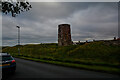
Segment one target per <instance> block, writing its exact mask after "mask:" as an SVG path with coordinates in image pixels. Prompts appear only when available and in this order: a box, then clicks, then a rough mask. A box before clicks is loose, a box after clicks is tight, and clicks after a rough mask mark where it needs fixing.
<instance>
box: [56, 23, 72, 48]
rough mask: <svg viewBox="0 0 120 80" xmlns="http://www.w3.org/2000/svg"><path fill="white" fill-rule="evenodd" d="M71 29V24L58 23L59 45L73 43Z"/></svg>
mask: <svg viewBox="0 0 120 80" xmlns="http://www.w3.org/2000/svg"><path fill="white" fill-rule="evenodd" d="M71 44H72V40H71V29H70V25H69V24H60V25H58V45H59V46H67V45H71Z"/></svg>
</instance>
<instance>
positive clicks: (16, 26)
mask: <svg viewBox="0 0 120 80" xmlns="http://www.w3.org/2000/svg"><path fill="white" fill-rule="evenodd" d="M16 27H17V28H18V54H20V48H19V45H20V26H16Z"/></svg>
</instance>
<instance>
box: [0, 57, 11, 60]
mask: <svg viewBox="0 0 120 80" xmlns="http://www.w3.org/2000/svg"><path fill="white" fill-rule="evenodd" d="M0 59H1V60H2V61H8V60H13V58H12V57H11V56H0Z"/></svg>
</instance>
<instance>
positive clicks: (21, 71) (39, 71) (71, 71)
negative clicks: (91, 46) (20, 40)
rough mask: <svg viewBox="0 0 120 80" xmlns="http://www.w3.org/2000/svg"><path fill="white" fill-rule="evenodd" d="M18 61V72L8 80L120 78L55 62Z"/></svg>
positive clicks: (114, 79)
mask: <svg viewBox="0 0 120 80" xmlns="http://www.w3.org/2000/svg"><path fill="white" fill-rule="evenodd" d="M15 60H16V63H17V68H16V72H15V74H14V75H12V76H7V77H6V80H7V79H8V80H10V79H11V80H14V79H15V80H17V79H19V78H20V79H21V80H22V79H29V80H30V79H35V80H37V79H40V78H42V79H43V78H47V79H49V78H53V79H61V78H71V79H73V78H76V79H77V78H81V79H84V78H86V79H88V78H91V79H92V78H94V79H113V80H116V79H118V78H120V77H119V76H118V75H113V74H108V73H101V72H94V71H88V70H82V69H76V68H70V67H63V66H58V65H53V64H46V63H40V62H34V61H29V60H24V59H19V58H15Z"/></svg>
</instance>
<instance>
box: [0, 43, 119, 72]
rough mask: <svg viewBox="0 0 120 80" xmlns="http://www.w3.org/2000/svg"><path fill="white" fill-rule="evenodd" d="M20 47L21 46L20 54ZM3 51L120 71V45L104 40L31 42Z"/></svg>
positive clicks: (90, 67) (44, 59)
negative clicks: (67, 42)
mask: <svg viewBox="0 0 120 80" xmlns="http://www.w3.org/2000/svg"><path fill="white" fill-rule="evenodd" d="M18 47H20V54H19V55H18ZM2 51H3V52H8V53H10V54H11V55H12V56H14V57H20V58H25V59H31V60H37V61H42V62H48V63H54V64H55V63H56V64H61V65H67V66H72V67H75V66H77V67H82V68H86V69H93V70H101V71H102V70H103V71H106V72H116V73H119V72H120V53H119V52H120V45H107V44H106V43H105V42H103V41H99V42H91V43H86V44H84V45H70V46H58V45H57V44H56V43H50V44H29V45H21V46H14V47H5V48H3V50H2Z"/></svg>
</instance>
